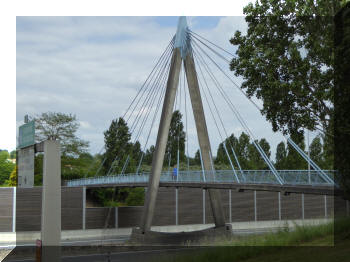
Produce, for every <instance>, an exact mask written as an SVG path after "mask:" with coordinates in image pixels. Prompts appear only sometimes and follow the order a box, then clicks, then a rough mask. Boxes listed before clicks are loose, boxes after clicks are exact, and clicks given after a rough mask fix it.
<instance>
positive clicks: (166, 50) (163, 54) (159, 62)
mask: <svg viewBox="0 0 350 262" xmlns="http://www.w3.org/2000/svg"><path fill="white" fill-rule="evenodd" d="M174 39H175V37H173V38H172V40H171V41H170V43H169V44H168V46H167V47H166V49H165V50H164V52H163V53H162V55H161V57H160V58H159V59H158V61H157V63H156V65H155V66H154V67H153V69H152V71H151V73H150V74H149V75H148V77H147V79H146V80H145V82H144V83H143V85H142V86H141V88H140V89H139V91H138V92H137V94H136V96H135V97H134V98H133V100H132V102H131V103H130V105H129V106H128V108H127V109H126V111H125V113H124V115H123V116H122V118H125V117H126V116H127V114H128V113H129V110H130V108H131V107H132V105H133V103H134V102H135V101H136V99H137V97H138V96H139V95H140V94H141V91H142V90H143V94H144V93H145V91H146V90H147V88H146V89H143V88H144V87H147V86H148V85H149V84H147V85H146V83H149V82H148V80H150V81H151V79H152V78H153V76H154V75H153V72H154V71H155V70H156V68H157V66H158V65H160V64H161V63H162V61H163V60H164V57H165V56H167V54H168V53H169V51H170V52H171V50H172V47H173V45H174V41H175V40H174ZM156 71H157V70H156ZM151 76H152V77H151ZM141 97H142V95H141V96H140V98H139V100H138V101H137V103H136V104H135V107H134V109H133V110H132V112H131V114H130V116H131V115H132V114H133V112H134V110H135V108H136V107H137V105H138V103H139V101H140V99H141ZM130 116H129V118H130ZM129 118H128V119H127V120H126V122H128V120H129ZM104 147H105V146H103V147H102V149H103V148H104ZM102 149H101V150H100V151H102ZM106 160H107V158H106V156H105V157H104V158H103V161H102V163H101V164H100V166H99V167H98V171H97V172H96V173H95V175H94V176H96V175H97V174H98V172H99V171H100V170H101V168H102V165H103V164H104V162H105V161H106ZM115 160H116V158H115V159H114V160H113V162H112V164H111V166H112V165H113V164H114V161H115ZM110 171H111V168H110V169H109V171H108V173H109V172H110Z"/></svg>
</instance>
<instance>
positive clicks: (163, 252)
mask: <svg viewBox="0 0 350 262" xmlns="http://www.w3.org/2000/svg"><path fill="white" fill-rule="evenodd" d="M278 229H281V228H277V227H276V228H260V229H253V230H252V229H249V230H248V229H240V230H237V229H236V230H233V234H235V235H242V236H243V235H251V234H264V233H268V232H273V231H277V230H278ZM129 237H130V236H129V235H125V236H118V237H115V238H109V239H102V240H101V239H97V240H96V239H80V240H75V241H64V242H63V243H62V246H96V245H113V244H121V243H124V242H126V241H127V240H128V239H129ZM22 246H33V244H25V245H22ZM201 248H203V247H179V248H172V249H170V248H166V247H165V248H155V249H153V250H140V251H122V252H114V253H110V254H108V253H104V254H101V253H97V254H86V255H74V256H64V257H63V258H62V261H63V262H77V261H87V262H90V261H91V262H92V261H99V262H102V261H108V262H112V261H128V262H134V261H135V262H138V261H140V262H148V261H154V260H156V259H160V258H164V260H165V261H166V260H167V259H169V258H170V257H173V256H177V255H179V254H183V253H184V252H198V251H199V250H200V249H201ZM205 248H208V247H205ZM4 261H6V262H7V261H11V262H32V261H33V262H35V260H34V259H17V258H15V259H14V260H9V259H7V260H4Z"/></svg>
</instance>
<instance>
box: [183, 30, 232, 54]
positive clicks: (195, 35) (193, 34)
mask: <svg viewBox="0 0 350 262" xmlns="http://www.w3.org/2000/svg"><path fill="white" fill-rule="evenodd" d="M188 31H189V32H190V34H191V36H193V37H197V39H198V37H200V38H202V39H203V40H205V41H207V42H208V43H210V44H212V45H213V46H215V47H217V48H219V49H221V50H222V51H224V52H225V53H227V54H229V55H231V56H233V57H237V55H235V54H232V53H230V52H229V51H227V50H225V49H224V48H222V47H220V46H218V45H217V44H214V43H213V42H211V41H209V40H208V39H206V38H204V37H203V36H201V35H199V34H197V33H196V32H193V31H192V30H190V29H188Z"/></svg>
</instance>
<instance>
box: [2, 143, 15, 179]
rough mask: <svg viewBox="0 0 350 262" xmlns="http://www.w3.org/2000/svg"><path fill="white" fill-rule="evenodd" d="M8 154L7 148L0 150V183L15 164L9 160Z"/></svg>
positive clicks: (7, 177) (8, 174) (6, 177)
mask: <svg viewBox="0 0 350 262" xmlns="http://www.w3.org/2000/svg"><path fill="white" fill-rule="evenodd" d="M9 157H10V154H9V152H8V151H7V150H2V151H0V185H2V184H4V183H5V181H6V180H8V179H9V176H10V174H11V172H12V171H13V169H14V167H15V164H14V163H12V162H11V161H9Z"/></svg>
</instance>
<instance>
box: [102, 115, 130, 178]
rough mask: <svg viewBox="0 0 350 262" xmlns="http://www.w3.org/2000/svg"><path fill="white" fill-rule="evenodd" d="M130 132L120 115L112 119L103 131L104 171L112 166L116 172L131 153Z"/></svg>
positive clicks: (119, 170)
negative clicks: (107, 127)
mask: <svg viewBox="0 0 350 262" xmlns="http://www.w3.org/2000/svg"><path fill="white" fill-rule="evenodd" d="M130 139H131V134H130V132H129V127H128V125H127V123H126V122H125V120H124V119H123V118H122V117H120V118H119V119H115V120H113V121H112V123H111V125H110V126H109V129H108V130H106V131H105V132H104V142H105V149H106V152H105V155H104V157H105V158H106V160H105V162H104V164H103V168H104V173H105V174H107V172H108V171H109V170H110V168H111V167H112V164H113V168H112V169H114V170H115V172H116V173H119V172H121V170H122V168H123V164H124V163H125V161H126V160H127V157H128V155H130V153H131V149H132V143H131V142H130Z"/></svg>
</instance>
